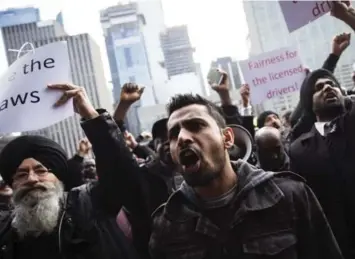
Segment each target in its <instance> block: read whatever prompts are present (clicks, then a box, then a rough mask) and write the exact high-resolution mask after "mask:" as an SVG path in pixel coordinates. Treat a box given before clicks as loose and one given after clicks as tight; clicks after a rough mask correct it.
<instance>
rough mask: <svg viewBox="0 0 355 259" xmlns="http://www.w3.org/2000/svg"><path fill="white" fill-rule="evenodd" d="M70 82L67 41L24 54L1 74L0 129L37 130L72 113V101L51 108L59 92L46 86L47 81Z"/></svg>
mask: <svg viewBox="0 0 355 259" xmlns="http://www.w3.org/2000/svg"><path fill="white" fill-rule="evenodd" d="M70 82H71V78H70V65H69V55H68V47H67V43H66V42H56V43H52V44H48V45H45V46H43V47H40V48H38V49H35V51H34V53H27V54H25V55H23V56H22V57H21V58H19V59H18V60H17V61H15V62H14V63H13V64H12V65H11V66H10V67H9V68H8V70H7V71H6V72H5V73H4V74H3V75H2V76H1V78H0V132H1V133H11V132H21V131H30V130H37V129H41V128H44V127H47V126H50V125H52V124H55V123H57V122H60V121H62V120H64V119H66V118H68V117H70V116H72V115H73V114H74V109H73V103H72V101H69V102H68V103H67V104H66V105H64V106H62V107H58V108H54V107H53V105H54V103H55V102H56V101H57V100H58V99H59V98H60V96H61V95H62V93H61V92H58V91H53V90H52V91H50V90H48V89H47V85H48V84H55V83H70Z"/></svg>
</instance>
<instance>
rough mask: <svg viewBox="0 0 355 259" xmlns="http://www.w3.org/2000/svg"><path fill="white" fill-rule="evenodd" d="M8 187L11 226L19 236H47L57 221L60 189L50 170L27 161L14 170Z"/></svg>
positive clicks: (61, 195) (60, 185) (61, 194)
mask: <svg viewBox="0 0 355 259" xmlns="http://www.w3.org/2000/svg"><path fill="white" fill-rule="evenodd" d="M12 187H13V189H14V193H13V198H12V202H13V205H14V210H13V215H14V219H13V221H12V227H13V228H14V229H15V230H16V232H17V234H18V235H19V237H20V238H23V237H25V236H28V235H30V236H34V237H37V236H39V235H41V234H42V233H51V232H52V231H53V230H54V229H55V227H56V226H57V222H58V219H59V215H60V211H61V200H62V198H63V195H64V187H63V184H62V183H61V182H60V181H59V179H58V178H57V177H56V176H55V175H54V174H53V173H51V172H50V168H46V167H45V166H44V165H43V164H41V163H40V162H39V161H37V160H35V159H33V158H27V159H25V160H23V161H22V163H21V164H20V165H19V167H18V168H17V170H16V172H15V175H14V176H13V184H12Z"/></svg>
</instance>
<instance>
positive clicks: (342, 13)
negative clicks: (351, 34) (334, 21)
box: [331, 1, 355, 30]
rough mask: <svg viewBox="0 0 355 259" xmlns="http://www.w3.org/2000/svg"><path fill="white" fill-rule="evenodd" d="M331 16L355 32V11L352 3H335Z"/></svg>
mask: <svg viewBox="0 0 355 259" xmlns="http://www.w3.org/2000/svg"><path fill="white" fill-rule="evenodd" d="M331 15H332V16H334V17H336V18H338V19H339V20H341V21H343V22H345V23H346V24H348V25H349V26H350V27H351V28H353V29H354V30H355V10H354V8H352V7H351V4H350V1H333V8H332V10H331Z"/></svg>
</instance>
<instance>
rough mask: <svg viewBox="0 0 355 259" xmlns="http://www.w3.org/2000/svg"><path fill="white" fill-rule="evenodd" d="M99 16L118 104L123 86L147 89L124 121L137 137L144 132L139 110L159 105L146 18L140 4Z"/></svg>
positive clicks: (104, 11)
mask: <svg viewBox="0 0 355 259" xmlns="http://www.w3.org/2000/svg"><path fill="white" fill-rule="evenodd" d="M100 15H101V24H102V28H103V31H104V36H105V41H106V49H107V55H108V59H109V64H110V69H111V76H112V84H113V97H114V101H115V103H118V101H119V98H120V92H121V87H122V85H123V84H124V83H127V82H132V83H137V84H139V85H144V86H145V87H146V88H145V91H144V94H143V96H142V98H141V100H140V102H137V103H135V104H134V105H133V106H132V107H131V109H130V110H129V111H128V114H127V117H126V121H125V122H126V126H127V128H128V129H129V131H131V132H132V133H133V134H134V135H138V134H139V133H140V130H141V125H140V120H139V118H138V112H137V109H138V107H144V106H150V105H154V104H156V97H155V94H154V88H153V81H152V75H151V69H150V64H149V60H148V56H147V50H146V44H145V38H144V33H143V29H142V28H143V27H144V26H145V25H146V20H145V16H144V14H142V13H140V11H139V6H138V3H128V4H118V5H116V6H111V7H109V8H107V9H105V10H102V11H101V13H100Z"/></svg>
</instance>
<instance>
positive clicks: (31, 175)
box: [26, 170, 39, 184]
mask: <svg viewBox="0 0 355 259" xmlns="http://www.w3.org/2000/svg"><path fill="white" fill-rule="evenodd" d="M38 182H39V179H38V175H37V174H36V173H35V172H33V171H32V170H31V171H30V172H29V173H28V177H27V179H26V183H27V184H35V183H38Z"/></svg>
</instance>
